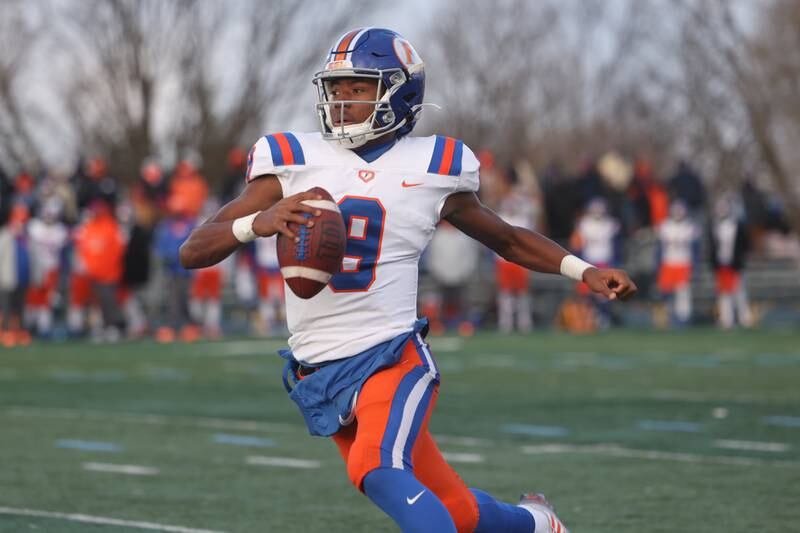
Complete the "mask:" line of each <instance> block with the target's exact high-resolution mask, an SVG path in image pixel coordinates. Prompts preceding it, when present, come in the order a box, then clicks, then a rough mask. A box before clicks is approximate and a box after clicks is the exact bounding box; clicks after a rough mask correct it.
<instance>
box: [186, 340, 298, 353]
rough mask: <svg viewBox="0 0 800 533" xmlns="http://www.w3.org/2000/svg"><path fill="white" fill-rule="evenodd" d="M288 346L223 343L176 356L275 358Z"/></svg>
mask: <svg viewBox="0 0 800 533" xmlns="http://www.w3.org/2000/svg"><path fill="white" fill-rule="evenodd" d="M287 346H288V344H287V342H286V341H275V340H255V341H225V342H217V343H213V342H212V343H205V344H198V345H195V346H194V347H192V349H191V350H186V351H181V352H179V353H178V354H176V355H180V356H182V357H186V356H189V357H193V356H200V357H237V356H243V355H250V356H273V355H274V356H276V357H277V355H278V350H280V349H281V348H286V347H287Z"/></svg>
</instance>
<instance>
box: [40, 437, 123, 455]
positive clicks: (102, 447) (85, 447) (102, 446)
mask: <svg viewBox="0 0 800 533" xmlns="http://www.w3.org/2000/svg"><path fill="white" fill-rule="evenodd" d="M55 445H56V448H68V449H71V450H81V451H85V452H111V453H116V452H121V451H122V450H123V448H122V446H120V445H119V444H115V443H113V442H102V441H92V440H78V439H59V440H57V441H56V443H55Z"/></svg>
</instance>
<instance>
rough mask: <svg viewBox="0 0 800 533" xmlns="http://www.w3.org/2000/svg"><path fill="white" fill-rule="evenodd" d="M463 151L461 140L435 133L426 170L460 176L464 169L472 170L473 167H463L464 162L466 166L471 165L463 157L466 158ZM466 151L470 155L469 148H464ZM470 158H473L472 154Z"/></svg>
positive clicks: (432, 172)
mask: <svg viewBox="0 0 800 533" xmlns="http://www.w3.org/2000/svg"><path fill="white" fill-rule="evenodd" d="M464 152H465V150H464V143H463V142H462V141H460V140H458V139H454V138H452V137H444V136H443V135H437V136H436V141H435V143H434V145H433V154H432V155H431V161H430V164H429V165H428V172H429V173H431V174H442V175H445V176H460V175H461V172H462V171H464V170H473V171H474V170H475V169H469V168H464V167H465V164H464V163H467V165H466V166H467V167H469V166H471V165H470V164H469V163H470V161H465V159H468V158H465V157H464V155H465V154H464ZM466 152H467V153H468V154H469V155H472V152H471V151H470V150H469V148H467V149H466ZM472 158H473V159H474V156H472Z"/></svg>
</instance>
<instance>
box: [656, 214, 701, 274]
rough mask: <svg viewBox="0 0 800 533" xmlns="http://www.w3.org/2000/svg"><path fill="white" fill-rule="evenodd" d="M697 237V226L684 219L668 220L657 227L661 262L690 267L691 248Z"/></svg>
mask: <svg viewBox="0 0 800 533" xmlns="http://www.w3.org/2000/svg"><path fill="white" fill-rule="evenodd" d="M698 237H699V232H698V229H697V226H695V224H694V223H693V222H692V221H691V220H689V219H688V218H685V219H683V220H674V219H672V218H668V219H667V220H665V221H664V222H662V223H661V225H660V226H659V227H658V238H659V241H660V242H661V262H662V263H663V264H666V265H690V264H691V263H692V246H693V245H694V242H695V241H696V240H697V238H698Z"/></svg>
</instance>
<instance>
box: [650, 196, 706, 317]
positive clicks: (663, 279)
mask: <svg viewBox="0 0 800 533" xmlns="http://www.w3.org/2000/svg"><path fill="white" fill-rule="evenodd" d="M698 238H699V232H698V229H697V226H696V225H695V223H694V222H693V221H692V219H691V218H689V211H688V209H687V207H686V204H685V203H684V202H683V201H682V200H674V201H673V202H672V204H671V205H670V209H669V217H668V218H667V220H665V221H664V222H663V223H662V224H661V225H660V226H659V227H658V249H657V250H658V257H659V260H658V261H657V263H658V264H659V270H658V281H657V283H658V289H659V291H660V292H661V294H662V296H664V297H665V298H667V299H668V301H669V311H670V320H671V321H672V322H673V324H675V325H677V326H686V325H688V324H689V322H690V321H691V319H692V284H691V281H692V269H693V266H694V264H695V263H696V261H697V246H698Z"/></svg>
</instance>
